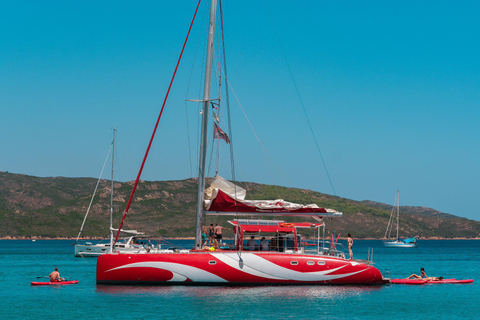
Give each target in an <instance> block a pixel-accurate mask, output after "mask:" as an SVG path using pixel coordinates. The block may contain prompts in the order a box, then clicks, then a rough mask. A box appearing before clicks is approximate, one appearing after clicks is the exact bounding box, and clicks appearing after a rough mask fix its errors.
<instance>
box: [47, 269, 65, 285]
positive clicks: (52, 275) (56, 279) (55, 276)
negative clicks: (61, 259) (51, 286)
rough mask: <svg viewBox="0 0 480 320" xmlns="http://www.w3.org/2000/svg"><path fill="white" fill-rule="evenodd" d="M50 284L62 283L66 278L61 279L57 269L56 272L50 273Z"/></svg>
mask: <svg viewBox="0 0 480 320" xmlns="http://www.w3.org/2000/svg"><path fill="white" fill-rule="evenodd" d="M49 277H50V282H60V281H63V280H65V278H60V273H59V272H58V268H55V271H53V272H52V273H50V275H49Z"/></svg>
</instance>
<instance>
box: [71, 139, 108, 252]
mask: <svg viewBox="0 0 480 320" xmlns="http://www.w3.org/2000/svg"><path fill="white" fill-rule="evenodd" d="M112 148H113V141H112V143H111V144H110V148H109V149H108V153H107V157H106V158H105V162H104V163H103V168H102V172H100V177H98V180H97V185H96V186H95V190H94V191H93V195H92V198H91V199H90V204H89V205H88V209H87V213H86V214H85V218H83V222H82V226H81V227H80V232H79V233H78V236H77V240H76V241H77V242H78V239H79V238H80V235H81V234H82V231H83V226H84V225H85V221H87V217H88V213H89V212H90V208H91V207H92V203H93V198H95V194H96V193H97V189H98V185H99V184H100V180H102V175H103V170H105V166H106V165H107V161H108V157H109V156H110V152H112Z"/></svg>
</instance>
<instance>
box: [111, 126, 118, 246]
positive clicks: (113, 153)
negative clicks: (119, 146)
mask: <svg viewBox="0 0 480 320" xmlns="http://www.w3.org/2000/svg"><path fill="white" fill-rule="evenodd" d="M116 133H117V128H113V141H112V179H111V186H110V253H112V252H113V177H114V168H115V134H116Z"/></svg>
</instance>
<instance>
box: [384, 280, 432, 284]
mask: <svg viewBox="0 0 480 320" xmlns="http://www.w3.org/2000/svg"><path fill="white" fill-rule="evenodd" d="M391 282H392V283H394V284H425V283H427V280H422V279H418V280H417V279H392V281H391Z"/></svg>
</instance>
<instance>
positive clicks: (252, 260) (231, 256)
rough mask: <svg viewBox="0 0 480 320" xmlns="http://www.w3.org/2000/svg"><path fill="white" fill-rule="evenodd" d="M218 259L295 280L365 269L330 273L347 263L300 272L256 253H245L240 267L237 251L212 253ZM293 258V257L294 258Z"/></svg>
mask: <svg viewBox="0 0 480 320" xmlns="http://www.w3.org/2000/svg"><path fill="white" fill-rule="evenodd" d="M212 255H213V256H215V257H216V258H217V259H218V260H220V261H222V262H223V263H225V264H227V265H229V266H230V267H232V268H234V269H237V270H239V271H242V272H245V273H248V274H251V275H254V276H258V277H263V278H267V279H281V280H295V281H328V280H335V279H340V278H345V277H349V276H352V275H355V274H358V273H360V272H363V271H365V270H366V269H362V270H359V271H355V272H351V273H344V274H335V275H330V273H332V272H335V271H337V270H340V269H342V268H344V267H346V266H347V264H345V265H343V266H341V267H339V268H335V269H329V270H325V271H316V272H299V271H295V270H291V269H287V268H284V267H281V266H279V265H277V264H275V263H273V262H270V261H268V260H266V259H264V258H262V257H259V256H257V255H256V254H254V253H248V252H246V253H243V254H242V260H243V268H240V265H239V256H238V254H237V253H218V254H212ZM292 260H293V259H292Z"/></svg>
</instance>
